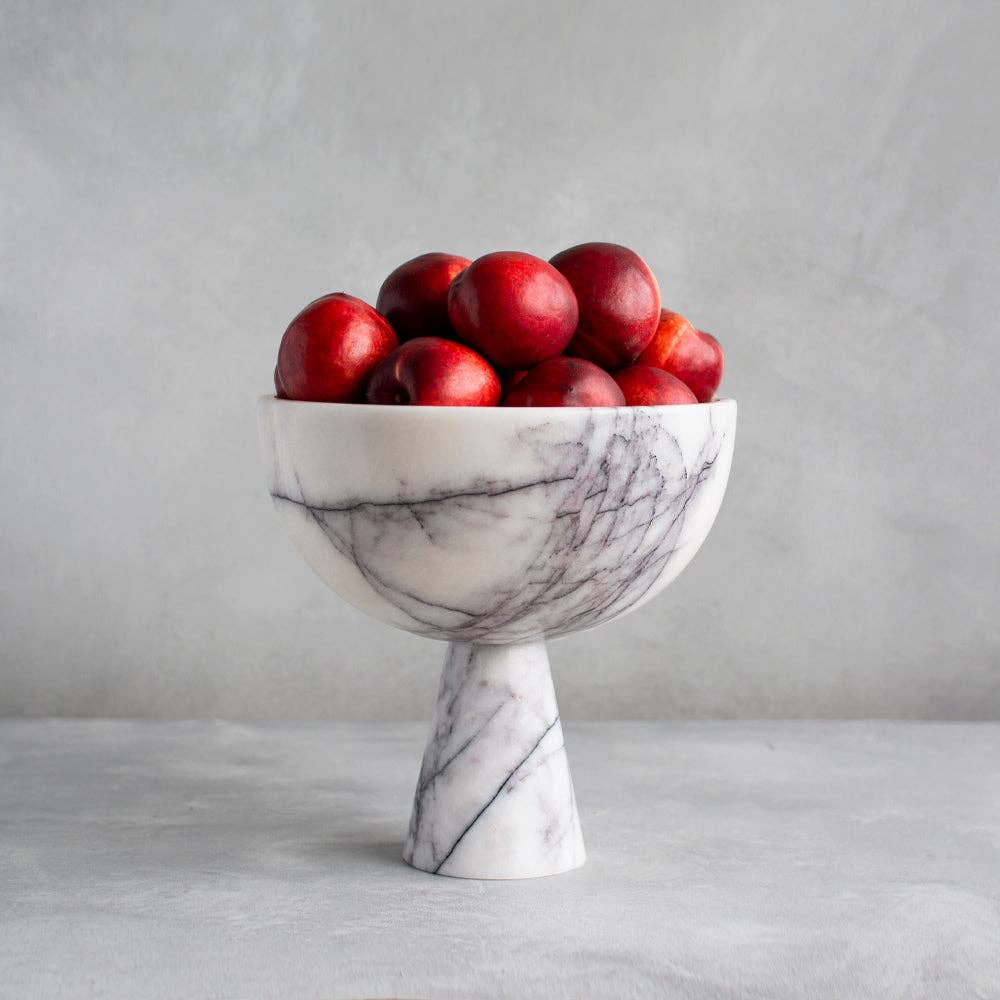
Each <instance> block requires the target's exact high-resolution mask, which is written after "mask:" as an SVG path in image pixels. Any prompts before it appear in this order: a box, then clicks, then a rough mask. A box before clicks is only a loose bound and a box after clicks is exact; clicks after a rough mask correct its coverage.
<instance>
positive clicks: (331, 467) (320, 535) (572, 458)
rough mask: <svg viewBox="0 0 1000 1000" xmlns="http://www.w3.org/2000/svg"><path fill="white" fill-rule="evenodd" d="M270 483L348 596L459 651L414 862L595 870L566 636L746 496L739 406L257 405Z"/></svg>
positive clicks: (653, 579) (452, 663)
mask: <svg viewBox="0 0 1000 1000" xmlns="http://www.w3.org/2000/svg"><path fill="white" fill-rule="evenodd" d="M259 417H260V431H261V439H262V445H263V452H264V461H265V465H266V469H267V480H268V488H269V490H270V493H271V496H272V497H273V499H274V504H275V506H276V508H277V510H278V512H279V514H280V515H281V517H282V519H283V520H284V522H285V527H286V528H287V530H288V532H289V534H290V535H291V536H292V539H293V540H294V542H295V544H296V546H297V547H298V549H299V551H300V552H301V553H302V555H303V556H304V558H305V560H306V562H308V563H309V565H310V566H312V568H313V569H314V570H315V571H316V572H317V573H318V574H319V576H320V577H322V579H323V580H324V581H326V583H327V584H328V585H329V586H330V587H332V588H333V589H334V590H335V591H336V592H337V593H338V594H339V595H340V596H341V597H342V598H344V599H345V600H346V601H348V602H350V603H351V604H353V605H354V606H355V607H357V608H359V609H360V610H362V611H364V612H366V613H367V614H369V615H372V616H373V617H375V618H377V619H379V620H380V621H383V622H385V623H386V624H389V625H394V626H396V627H397V628H401V629H405V630H406V631H408V632H413V633H415V634H416V635H421V636H428V637H430V638H433V639H442V640H444V641H446V642H447V643H448V651H447V655H446V657H445V664H444V670H443V673H442V676H441V684H440V688H439V692H438V699H437V708H436V714H435V719H434V723H433V726H432V729H431V734H430V739H429V741H428V743H427V748H426V750H425V752H424V758H423V766H422V768H421V770H420V776H419V779H418V781H417V788H416V794H415V796H414V801H413V811H412V814H411V817H410V826H409V833H408V835H407V838H406V844H405V847H404V850H403V857H404V859H405V860H406V861H407V862H408V863H409V864H411V865H413V866H414V867H415V868H420V869H423V870H424V871H428V872H435V873H438V874H441V875H454V876H462V877H466V878H527V877H531V876H537V875H552V874H556V873H557V872H563V871H568V870H569V869H572V868H577V867H579V866H580V865H582V864H583V862H584V858H585V852H584V846H583V837H582V835H581V831H580V821H579V817H578V815H577V808H576V801H575V798H574V794H573V784H572V781H571V779H570V772H569V764H568V761H567V757H566V751H565V748H564V744H563V734H562V727H561V725H560V722H559V710H558V708H557V706H556V698H555V692H554V690H553V686H552V678H551V675H550V673H549V661H548V655H547V653H546V646H545V642H546V639H549V638H555V637H557V636H562V635H567V634H569V633H571V632H577V631H580V630H581V629H588V628H593V627H594V626H595V625H600V624H602V623H603V622H607V621H611V620H612V619H615V618H618V617H620V616H621V615H624V614H626V613H627V612H629V611H632V610H634V609H635V608H638V607H639V606H640V605H642V604H644V603H645V602H646V601H648V600H650V598H652V597H654V596H655V595H656V594H657V593H658V592H659V591H661V590H662V589H663V588H664V587H666V585H667V584H668V583H670V581H671V580H673V579H674V577H676V576H677V574H678V573H680V571H681V570H682V569H683V568H684V567H685V566H686V565H687V563H688V562H689V560H690V559H691V557H692V556H693V555H694V554H695V552H696V551H697V550H698V548H699V546H700V545H701V543H702V542H703V541H704V540H705V536H706V535H707V534H708V531H709V529H710V528H711V526H712V522H713V521H714V519H715V516H716V513H717V512H718V510H719V505H720V504H721V502H722V495H723V492H724V491H725V488H726V481H727V479H728V476H729V466H730V462H731V460H732V454H733V437H734V432H735V427H736V403H735V402H734V401H732V400H722V401H719V402H715V403H706V404H701V405H689V406H660V407H635V408H629V407H622V408H607V409H589V408H562V409H549V408H510V409H506V408H502V407H500V408H465V407H461V408H459V407H431V406H427V407H419V406H413V407H410V406H369V405H343V404H334V403H302V402H292V401H289V400H280V399H275V398H274V397H273V396H267V397H264V398H263V399H261V401H260V404H259Z"/></svg>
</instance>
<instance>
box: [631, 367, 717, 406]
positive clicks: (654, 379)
mask: <svg viewBox="0 0 1000 1000" xmlns="http://www.w3.org/2000/svg"><path fill="white" fill-rule="evenodd" d="M613 378H614V380H615V382H617V383H618V388H619V389H621V391H622V394H623V395H624V396H625V405H626V406H672V405H675V404H678V403H697V402H698V400H697V398H696V397H695V394H694V393H693V392H692V391H691V390H690V389H689V388H688V387H687V386H686V385H685V384H684V383H683V382H682V381H681V380H680V379H679V378H675V377H674V376H673V375H671V374H670V373H669V372H665V371H663V370H662V369H660V368H653V367H652V366H651V365H629V366H628V368H623V369H622V370H621V371H618V372H615V374H614V376H613Z"/></svg>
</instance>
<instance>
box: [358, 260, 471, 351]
mask: <svg viewBox="0 0 1000 1000" xmlns="http://www.w3.org/2000/svg"><path fill="white" fill-rule="evenodd" d="M471 263H472V262H471V261H470V260H468V259H467V258H466V257H456V256H455V255H454V254H450V253H424V254H421V255H420V256H419V257H414V258H413V260H408V261H407V262H406V263H405V264H400V265H399V267H397V268H396V270H395V271H393V272H392V274H390V275H389V277H388V278H386V279H385V281H383V282H382V287H381V288H380V289H379V293H378V300H377V301H376V303H375V308H376V309H377V310H378V311H379V312H380V313H381V314H382V315H383V316H384V317H385V318H386V319H387V320H388V321H389V322H390V323H391V324H392V328H393V329H394V330H395V331H396V335H397V336H398V337H399V339H400V341H404V340H412V339H413V338H414V337H453V336H454V334H453V332H452V329H451V323H450V322H449V320H448V289H449V288H450V287H451V283H452V280H453V279H454V278H455V276H456V275H457V274H460V273H461V272H462V271H464V270H465V269H466V268H467V267H468V266H469V264H471Z"/></svg>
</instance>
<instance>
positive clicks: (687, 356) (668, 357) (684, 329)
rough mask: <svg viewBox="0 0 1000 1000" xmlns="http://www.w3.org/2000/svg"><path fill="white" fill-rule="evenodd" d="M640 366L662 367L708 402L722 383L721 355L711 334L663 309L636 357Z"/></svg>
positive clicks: (699, 398)
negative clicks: (650, 336)
mask: <svg viewBox="0 0 1000 1000" xmlns="http://www.w3.org/2000/svg"><path fill="white" fill-rule="evenodd" d="M639 363H640V364H643V365H653V367H655V368H662V369H663V370H664V371H666V372H670V374H671V375H674V376H676V377H677V378H679V379H680V380H681V381H682V382H683V383H684V384H685V385H686V386H687V387H688V388H689V389H690V390H691V391H692V392H693V393H694V394H695V396H696V397H697V399H698V402H699V403H707V402H709V401H710V400H711V399H712V397H713V396H714V395H715V391H716V389H718V388H719V383H720V382H721V381H722V366H723V354H722V347H721V345H720V344H719V342H718V341H717V340H716V339H715V337H713V336H712V335H711V334H710V333H702V332H701V331H700V330H696V329H695V328H694V327H693V326H692V325H691V324H690V323H689V322H688V321H687V320H686V319H685V318H684V317H683V316H682V315H681V314H680V313H675V312H670V311H669V310H667V309H664V310H663V313H662V315H661V317H660V322H659V324H658V325H657V328H656V333H655V335H654V336H653V339H652V340H651V341H650V342H649V346H648V347H647V348H646V349H645V350H644V351H643V352H642V354H641V355H640V356H639Z"/></svg>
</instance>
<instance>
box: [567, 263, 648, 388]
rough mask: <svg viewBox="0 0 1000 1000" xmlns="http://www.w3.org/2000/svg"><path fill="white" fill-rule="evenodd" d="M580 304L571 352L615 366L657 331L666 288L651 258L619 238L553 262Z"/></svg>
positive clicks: (629, 358) (630, 357) (631, 356)
mask: <svg viewBox="0 0 1000 1000" xmlns="http://www.w3.org/2000/svg"><path fill="white" fill-rule="evenodd" d="M550 263H551V264H552V266H553V267H555V268H556V269H557V270H558V271H560V272H561V273H562V274H564V275H565V276H566V279H567V280H568V281H569V283H570V284H571V285H572V286H573V292H574V293H575V295H576V299H577V303H578V305H579V309H580V319H579V323H578V325H577V329H576V333H575V335H574V337H573V339H572V340H571V341H570V344H569V346H568V347H567V348H566V353H567V354H571V355H574V356H575V357H579V358H586V359H587V360H588V361H593V362H594V363H595V364H598V365H600V366H601V367H602V368H607V369H609V370H614V369H616V368H622V367H623V366H625V365H628V364H631V363H632V362H633V361H635V359H636V358H637V357H638V356H639V354H640V353H641V352H642V350H643V348H644V347H645V346H646V345H647V344H648V343H649V341H650V340H651V339H652V337H653V334H654V333H655V332H656V324H657V321H658V320H659V318H660V289H659V286H658V285H657V284H656V278H655V277H653V272H652V271H650V269H649V267H648V266H647V265H646V262H645V261H644V260H643V259H642V258H641V257H640V256H639V255H638V254H637V253H635V252H633V251H632V250H629V249H628V248H627V247H623V246H619V245H618V244H616V243H581V244H580V245H579V246H575V247H570V248H569V249H568V250H563V251H562V252H561V253H557V254H556V255H555V257H553V258H552V260H551V261H550Z"/></svg>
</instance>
